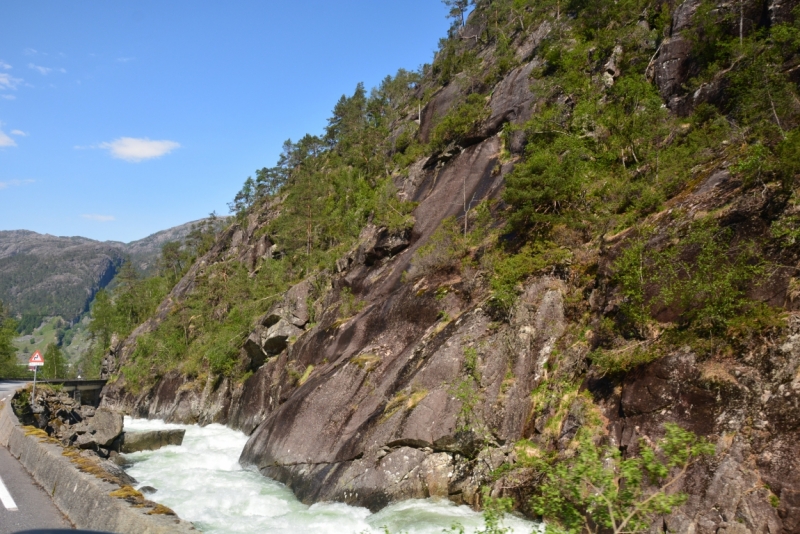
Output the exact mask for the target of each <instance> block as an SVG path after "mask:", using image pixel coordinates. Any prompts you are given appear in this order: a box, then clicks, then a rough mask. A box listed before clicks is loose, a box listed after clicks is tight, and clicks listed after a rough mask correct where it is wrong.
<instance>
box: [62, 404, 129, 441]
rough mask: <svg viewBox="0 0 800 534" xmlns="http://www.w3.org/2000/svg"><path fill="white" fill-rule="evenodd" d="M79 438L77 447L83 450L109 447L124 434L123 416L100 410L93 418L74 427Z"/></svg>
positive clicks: (104, 409) (111, 411) (103, 409)
mask: <svg viewBox="0 0 800 534" xmlns="http://www.w3.org/2000/svg"><path fill="white" fill-rule="evenodd" d="M73 429H74V432H75V434H76V435H77V438H76V440H75V445H76V446H78V447H80V448H81V449H97V448H98V447H109V446H110V445H111V444H112V443H113V442H114V440H115V439H117V437H119V435H120V434H122V414H121V413H119V412H115V411H113V410H109V409H108V408H99V409H98V410H97V411H96V412H95V414H94V416H93V417H91V418H88V419H85V420H84V421H83V422H82V423H80V424H78V425H75V426H74V427H73Z"/></svg>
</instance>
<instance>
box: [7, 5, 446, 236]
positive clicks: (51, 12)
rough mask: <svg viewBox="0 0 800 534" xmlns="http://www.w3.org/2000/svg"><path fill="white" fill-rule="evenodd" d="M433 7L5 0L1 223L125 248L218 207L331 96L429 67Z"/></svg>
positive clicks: (314, 119)
mask: <svg viewBox="0 0 800 534" xmlns="http://www.w3.org/2000/svg"><path fill="white" fill-rule="evenodd" d="M446 13H447V9H446V7H445V6H444V5H443V4H442V3H441V2H440V1H439V0H405V1H402V2H388V1H385V0H350V1H346V2H331V1H312V0H295V1H291V2H277V1H272V0H262V1H244V0H242V1H235V0H233V1H232V0H228V1H226V2H210V1H169V2H164V1H163V0H162V1H150V0H136V1H113V2H110V1H105V0H104V1H94V0H92V1H88V0H81V1H80V2H63V1H37V0H25V1H20V2H3V3H2V5H0V230H15V229H28V230H34V231H36V232H41V233H49V234H53V235H81V236H86V237H90V238H93V239H100V240H117V241H126V242H127V241H132V240H135V239H140V238H142V237H145V236H147V235H149V234H151V233H153V232H156V231H158V230H162V229H165V228H169V227H171V226H175V225H178V224H182V223H184V222H187V221H190V220H195V219H198V218H202V217H205V216H206V215H208V213H210V212H211V211H213V210H216V211H217V213H220V214H224V213H227V206H226V204H227V202H229V201H230V200H231V198H233V196H234V195H235V194H236V192H237V191H238V190H239V188H240V187H241V185H242V182H243V181H244V179H245V178H247V176H249V175H252V174H253V173H254V170H255V169H256V168H261V167H264V166H271V165H274V164H275V162H276V161H277V158H278V155H279V153H280V149H281V145H282V143H283V141H284V140H285V139H287V138H291V139H293V140H297V139H298V138H300V137H302V136H303V135H304V134H305V133H315V134H316V133H321V132H322V130H323V128H324V126H325V124H326V120H327V118H328V117H329V115H330V111H331V109H332V108H333V106H334V104H335V103H336V100H337V99H338V98H339V96H341V95H342V94H345V93H346V94H351V93H352V92H353V90H354V89H355V86H356V84H357V83H358V82H359V81H363V82H364V83H365V84H366V86H367V87H368V88H369V87H373V86H375V85H377V84H378V83H379V82H380V80H381V79H382V78H383V77H384V76H386V75H387V74H394V73H395V72H396V71H397V69H398V68H401V67H402V68H406V69H415V68H417V67H418V66H420V65H421V64H423V63H429V62H430V61H431V60H432V58H433V52H434V50H436V47H437V43H438V40H439V38H440V37H443V36H444V35H445V33H446V31H447V27H448V25H449V21H448V20H447V19H446Z"/></svg>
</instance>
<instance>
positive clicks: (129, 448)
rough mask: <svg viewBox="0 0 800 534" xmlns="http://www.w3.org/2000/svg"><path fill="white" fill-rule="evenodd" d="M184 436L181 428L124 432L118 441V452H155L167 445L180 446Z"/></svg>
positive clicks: (184, 431) (184, 432)
mask: <svg viewBox="0 0 800 534" xmlns="http://www.w3.org/2000/svg"><path fill="white" fill-rule="evenodd" d="M184 434H186V430H184V429H182V428H176V429H169V430H150V431H144V432H124V433H123V434H122V439H121V440H120V441H121V443H120V447H119V451H120V452H122V453H131V452H139V451H155V450H157V449H160V448H161V447H166V446H167V445H180V444H181V443H183V436H184Z"/></svg>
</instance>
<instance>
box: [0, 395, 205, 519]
mask: <svg viewBox="0 0 800 534" xmlns="http://www.w3.org/2000/svg"><path fill="white" fill-rule="evenodd" d="M0 445H2V446H5V447H8V449H9V451H11V454H13V455H14V456H15V457H16V458H18V459H19V461H20V463H21V464H22V465H23V466H24V467H25V469H27V470H28V472H29V473H30V474H31V475H32V476H33V478H34V480H36V482H38V483H39V484H40V485H41V486H42V487H43V488H44V490H45V491H46V492H47V493H49V494H50V496H51V498H52V499H53V502H54V503H55V505H56V506H57V507H58V509H59V510H61V512H62V513H63V514H64V515H65V516H67V518H68V519H69V520H70V521H72V523H73V524H74V525H75V526H76V527H78V528H82V529H87V530H105V531H108V532H116V533H119V534H167V533H183V532H187V533H188V532H192V533H194V534H197V530H195V529H194V527H192V525H191V523H188V522H186V521H183V520H181V519H179V518H178V517H177V516H174V515H148V513H147V512H148V511H150V510H151V509H149V508H146V507H144V508H136V507H134V505H133V504H131V503H129V502H128V501H126V500H124V499H118V498H116V497H111V496H110V495H109V493H111V492H112V491H115V490H119V489H120V488H119V486H117V485H116V484H112V483H110V482H106V481H104V480H101V479H99V478H97V477H95V476H93V475H90V474H87V473H83V472H81V471H79V470H78V468H77V467H76V466H75V465H74V464H73V463H72V462H71V461H70V460H69V458H67V457H65V456H63V454H62V453H63V451H64V449H63V448H62V447H61V446H59V445H56V444H53V443H47V442H44V441H42V440H41V438H40V437H37V436H35V435H30V436H26V435H25V430H24V429H23V428H22V427H21V426H20V424H19V421H18V420H17V417H16V416H15V415H14V412H13V410H12V409H11V405H10V403H0Z"/></svg>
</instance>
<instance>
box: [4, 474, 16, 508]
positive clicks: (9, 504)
mask: <svg viewBox="0 0 800 534" xmlns="http://www.w3.org/2000/svg"><path fill="white" fill-rule="evenodd" d="M0 502H2V503H3V506H5V507H6V510H8V511H9V512H14V511H16V510H17V503H15V502H14V499H12V498H11V494H10V493H9V492H8V490H7V489H6V486H5V484H3V479H2V478H0Z"/></svg>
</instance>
